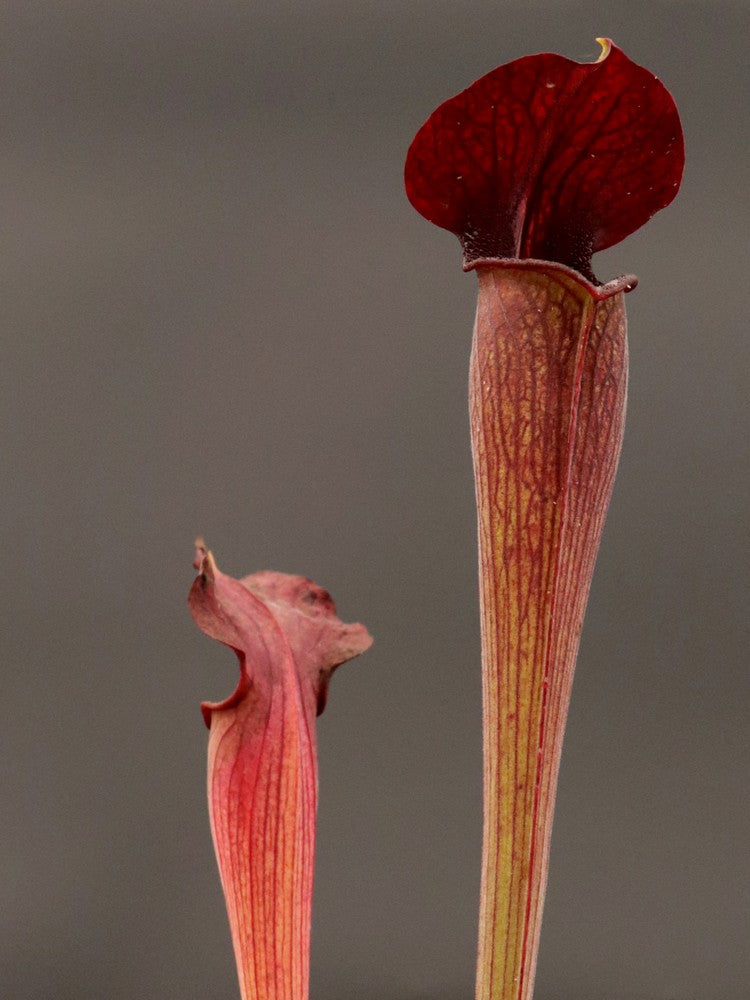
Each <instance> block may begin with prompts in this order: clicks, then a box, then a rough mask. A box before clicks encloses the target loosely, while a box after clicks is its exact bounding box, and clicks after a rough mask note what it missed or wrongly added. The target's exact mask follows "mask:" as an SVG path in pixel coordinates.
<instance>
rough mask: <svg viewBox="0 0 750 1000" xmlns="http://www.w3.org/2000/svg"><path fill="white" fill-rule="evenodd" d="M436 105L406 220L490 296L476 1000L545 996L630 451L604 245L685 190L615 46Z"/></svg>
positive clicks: (485, 312) (615, 302)
mask: <svg viewBox="0 0 750 1000" xmlns="http://www.w3.org/2000/svg"><path fill="white" fill-rule="evenodd" d="M600 43H601V46H602V53H601V56H600V58H599V59H598V61H597V62H595V63H587V64H581V63H577V62H573V61H571V60H569V59H565V58H563V57H562V56H558V55H552V54H544V55H537V56H529V57H527V58H525V59H518V60H516V61H515V62H512V63H509V64H508V65H506V66H501V67H500V68H499V69H496V70H494V71H493V72H491V73H488V74H487V75H486V76H484V77H482V78H481V79H479V80H477V81H476V83H474V84H473V85H472V86H471V87H469V88H468V89H467V90H465V91H463V93H461V94H458V96H456V97H454V98H452V99H451V100H449V101H446V102H445V103H444V104H442V105H441V106H440V107H439V108H438V109H437V110H436V111H435V112H434V113H433V114H432V115H431V116H430V118H429V119H428V120H427V122H426V123H425V124H424V125H423V126H422V128H421V129H420V130H419V132H418V133H417V135H416V137H415V139H414V141H413V143H412V145H411V148H410V149H409V153H408V156H407V160H406V190H407V194H408V196H409V199H410V201H411V203H412V204H413V205H414V207H415V208H416V209H417V210H418V211H419V212H421V214H422V215H424V216H425V217H426V218H427V219H428V220H429V221H430V222H433V223H435V224H436V225H438V226H441V227H443V228H444V229H448V230H450V231H451V232H453V233H455V234H456V236H458V238H459V240H460V241H461V244H462V247H463V254H464V269H465V270H467V271H468V270H474V271H476V273H477V278H478V282H479V299H478V304H477V314H476V322H475V325H474V337H473V344H472V350H471V362H470V377H469V413H470V420H471V443H472V452H473V458H474V476H475V485H476V500H477V515H478V533H479V580H480V604H481V629H482V681H483V684H482V688H483V737H484V739H483V746H484V836H483V848H482V882H481V900H480V913H479V957H478V966H477V998H478V1000H530V997H531V996H532V991H533V985H534V973H535V967H536V958H537V951H538V946H539V932H540V928H541V919H542V908H543V904H544V894H545V887H546V882H547V865H548V859H549V850H550V834H551V830H552V817H553V810H554V803H555V791H556V786H557V776H558V770H559V767H560V753H561V749H562V740H563V732H564V729H565V720H566V716H567V711H568V702H569V699H570V691H571V684H572V680H573V670H574V667H575V661H576V655H577V651H578V640H579V636H580V633H581V626H582V623H583V615H584V611H585V607H586V601H587V597H588V591H589V585H590V583H591V576H592V573H593V569H594V561H595V558H596V553H597V549H598V548H599V541H600V539H601V534H602V528H603V525H604V518H605V515H606V512H607V507H608V504H609V499H610V495H611V493H612V485H613V482H614V477H615V471H616V468H617V461H618V458H619V454H620V447H621V444H622V436H623V426H624V419H625V398H626V390H627V370H628V353H627V339H626V323H625V301H624V293H625V292H628V291H630V290H631V289H632V288H633V287H634V286H635V284H636V279H635V278H634V277H632V276H628V277H622V278H618V279H616V280H614V281H610V282H607V283H606V284H601V283H600V282H598V281H597V279H596V278H595V276H594V273H593V271H592V269H591V257H592V254H594V253H595V252H596V251H597V250H604V249H605V248H607V247H610V246H612V245H613V244H615V243H617V242H619V241H620V240H621V239H623V238H624V237H625V236H627V235H628V234H629V233H631V232H633V231H634V230H636V229H638V228H639V227H640V226H641V225H643V223H644V222H646V221H647V220H648V219H649V218H650V217H651V216H652V215H653V214H654V213H655V212H657V211H658V210H659V209H661V208H664V207H665V206H666V205H668V204H669V202H671V201H672V199H673V198H674V197H675V195H676V193H677V189H678V187H679V184H680V179H681V176H682V167H683V160H684V150H683V141H682V132H681V128H680V121H679V118H678V115H677V110H676V108H675V105H674V102H673V100H672V98H671V96H670V95H669V93H668V92H667V90H666V89H665V88H664V86H663V85H662V84H661V83H660V82H659V81H658V80H657V79H656V77H655V76H653V74H652V73H649V72H648V70H645V69H643V68H642V67H640V66H636V65H635V64H634V63H633V62H631V61H630V60H629V59H628V58H627V56H625V55H624V53H623V52H621V51H620V50H619V49H618V48H617V47H616V46H614V45H613V44H612V43H611V42H610V41H608V40H606V39H602V40H600Z"/></svg>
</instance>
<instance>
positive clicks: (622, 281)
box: [464, 257, 638, 302]
mask: <svg viewBox="0 0 750 1000" xmlns="http://www.w3.org/2000/svg"><path fill="white" fill-rule="evenodd" d="M492 268H503V269H505V270H520V271H541V272H544V273H546V274H549V273H552V274H557V275H560V276H565V277H566V278H568V279H570V280H571V281H574V282H575V283H576V284H577V285H580V286H581V288H583V289H584V290H585V291H586V292H588V293H589V295H590V296H591V297H592V298H593V299H594V300H595V301H597V302H603V301H604V300H605V299H610V298H612V296H613V295H617V293H618V292H632V291H633V289H634V288H635V287H636V285H637V284H638V278H637V277H636V276H635V275H634V274H622V275H620V276H619V277H617V278H613V279H612V280H611V281H607V282H605V283H604V284H601V285H600V284H597V283H596V282H593V281H589V279H588V278H586V277H585V276H584V275H583V274H581V272H580V271H576V269H575V268H574V267H568V265H567V264H559V263H557V261H553V260H534V259H532V258H529V257H523V258H520V257H478V258H476V259H474V260H472V261H469V262H468V263H465V264H464V271H482V270H490V269H492Z"/></svg>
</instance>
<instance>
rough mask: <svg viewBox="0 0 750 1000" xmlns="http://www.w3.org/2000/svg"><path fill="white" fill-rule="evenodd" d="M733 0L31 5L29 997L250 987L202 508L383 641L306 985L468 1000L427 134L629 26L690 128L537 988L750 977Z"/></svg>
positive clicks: (7, 772)
mask: <svg viewBox="0 0 750 1000" xmlns="http://www.w3.org/2000/svg"><path fill="white" fill-rule="evenodd" d="M747 14H748V11H747V7H746V6H745V5H744V4H742V5H741V4H736V5H732V4H722V3H717V2H711V3H707V2H706V3H678V2H673V3H654V2H653V0H650V2H648V3H641V2H631V3H627V4H624V3H622V2H620V3H613V2H608V0H607V2H599V3H596V4H594V3H565V2H557V3H554V2H546V3H533V2H532V3H528V2H527V3H525V4H523V5H522V4H520V3H509V2H502V3H501V2H495V3H489V2H473V3H468V2H460V0H444V2H414V3H405V2H404V3H394V2H390V3H388V2H382V0H379V2H376V0H369V2H365V0H358V2H348V3H345V2H318V3H308V4H301V3H300V4H292V3H288V2H278V0H277V2H273V3H272V2H268V3H248V2H229V0H216V2H212V3H198V2H195V0H184V2H177V0H173V2H169V0H148V2H147V0H141V2H136V0H130V2H101V3H94V2H87V3H83V2H73V0H69V2H58V3H49V2H42V0H6V2H5V3H3V5H2V13H1V15H0V20H1V22H2V23H1V24H0V106H1V107H2V115H1V121H2V126H1V133H0V150H1V156H2V168H1V170H0V198H1V200H2V205H1V206H0V225H1V226H2V242H1V249H0V252H1V253H2V262H1V264H0V282H1V283H2V299H1V301H2V345H3V351H2V369H1V371H0V378H1V379H2V423H1V424H0V426H1V427H2V455H3V457H2V465H3V470H4V471H3V476H2V492H3V502H2V509H3V512H4V518H3V522H4V523H3V542H2V552H3V566H4V570H3V573H2V582H1V583H0V587H2V594H1V595H0V602H1V603H0V606H1V607H2V615H3V619H4V621H3V667H2V706H3V725H2V735H1V736H0V747H1V749H2V753H0V778H1V786H0V793H1V794H2V803H3V810H2V822H0V866H2V870H1V872H0V874H1V880H0V885H1V886H2V889H1V893H2V899H1V903H2V905H0V996H2V997H3V1000H47V998H49V1000H100V998H101V1000H116V998H123V1000H124V998H128V1000H131V998H133V997H136V998H148V1000H151V998H153V1000H171V998H175V1000H177V998H179V1000H190V998H196V1000H197V998H201V1000H219V998H221V1000H225V998H234V997H236V995H237V988H236V985H235V973H234V966H233V959H232V956H231V950H230V942H229V934H228V930H227V927H226V921H225V915H224V910H223V900H222V898H221V895H220V891H219V883H218V878H217V876H216V873H215V866H214V860H213V855H212V847H211V842H210V836H209V831H208V822H207V817H206V808H205V803H204V770H205V744H206V732H205V730H204V729H203V724H202V721H201V718H200V715H199V712H198V702H199V701H200V700H201V699H202V698H218V697H223V696H225V695H226V694H228V693H229V691H230V690H232V689H233V687H234V683H235V679H236V666H235V661H234V658H233V657H232V655H231V654H230V653H228V652H227V651H226V650H223V649H221V648H220V647H219V646H215V645H213V644H211V643H210V642H209V641H208V640H207V639H205V638H204V637H202V636H201V635H200V634H199V633H198V632H197V630H196V629H195V628H194V626H193V625H192V622H191V621H190V618H189V616H188V612H187V608H186V605H185V597H186V593H187V590H188V587H189V585H190V582H191V580H192V577H193V571H192V569H191V566H190V562H191V558H192V541H193V537H194V535H195V534H196V533H197V532H198V531H200V532H203V533H205V535H206V537H207V539H208V540H209V542H210V544H211V546H212V547H213V549H214V551H215V552H216V554H217V558H218V560H219V564H220V565H221V566H222V567H223V568H224V569H225V570H226V571H228V572H232V573H235V574H243V573H245V572H249V571H251V570H253V569H260V568H277V569H283V570H287V571H298V572H302V573H305V574H308V575H311V576H313V577H314V578H315V579H316V580H318V581H319V582H320V583H322V584H324V585H325V586H327V587H328V588H329V589H330V590H331V591H332V593H333V595H334V597H335V598H336V599H337V601H338V604H339V609H340V612H341V614H342V617H344V618H346V619H349V620H356V619H359V620H362V621H365V622H366V623H367V625H368V626H369V628H370V629H371V631H372V632H373V634H374V635H375V637H376V645H375V647H374V648H373V650H372V651H371V652H370V653H368V654H367V656H366V657H363V658H362V659H361V660H359V661H357V662H356V663H354V664H352V665H349V666H347V667H345V668H342V670H341V671H340V672H339V674H338V675H337V677H336V678H335V681H334V684H333V686H332V692H331V698H330V702H329V708H328V710H327V712H326V714H325V715H324V716H323V718H322V720H321V723H320V725H319V738H320V758H321V806H320V817H319V839H318V867H317V882H316V894H315V911H314V930H313V960H312V994H313V997H317V998H321V997H326V998H328V1000H349V998H353V997H361V998H364V1000H460V998H465V1000H468V998H469V997H471V995H472V991H473V974H474V951H475V936H476V927H475V923H476V906H477V891H478V864H479V850H480V814H481V789H480V782H481V775H480V767H481V765H480V728H479V727H480V684H479V666H478V661H479V641H478V621H477V609H476V581H475V573H476V570H475V540H474V508H473V492H472V489H473V487H472V481H471V472H470V458H469V443H468V427H467V417H466V376H467V365H468V351H469V342H470V333H471V324H472V318H473V308H474V297H475V279H474V277H473V276H471V275H468V276H466V275H463V274H462V273H461V270H460V266H459V261H460V253H459V247H458V244H457V242H456V241H455V240H454V239H453V238H452V237H451V236H449V235H448V234H445V233H442V232H440V231H438V230H436V229H434V227H432V226H430V225H428V224H427V223H426V222H424V221H423V220H422V219H421V218H420V217H419V216H417V214H416V213H415V212H414V211H413V210H412V209H411V208H410V206H409V205H408V203H407V202H406V199H405V196H404V194H403V189H402V167H403V158H404V154H405V152H406V148H407V146H408V143H409V142H410V140H411V138H412V135H413V133H414V132H415V130H416V128H417V127H418V126H419V125H420V124H421V123H422V121H423V120H424V118H425V117H426V116H427V114H428V113H429V112H430V111H432V109H433V108H434V107H435V106H436V105H437V104H438V103H439V102H441V101H442V100H444V99H445V98H447V97H449V96H450V95H452V94H453V93H455V92H457V91H458V90H460V89H462V88H463V87H465V86H467V85H468V84H469V83H470V82H471V81H472V80H473V79H475V78H476V77H477V76H479V75H480V74H481V73H484V72H486V71H488V70H490V69H491V68H493V67H494V66H495V65H497V64H499V63H501V62H505V61H507V60H510V59H513V58H516V57H518V56H520V55H524V54H527V53H531V52H537V51H545V50H553V51H558V52H561V53H563V54H565V55H567V56H570V57H572V58H577V59H581V60H590V59H593V58H596V57H597V55H598V52H599V48H598V46H597V44H596V42H595V41H594V37H595V36H596V35H599V34H607V35H611V36H612V37H613V38H614V39H615V41H616V42H617V43H618V44H619V45H621V46H622V47H623V48H624V49H625V51H626V52H627V53H628V54H629V55H630V56H631V57H632V58H633V59H635V60H636V61H637V62H640V63H642V64H645V65H646V66H648V67H649V68H650V69H652V70H653V71H654V72H655V73H657V74H658V75H659V76H660V77H662V78H663V79H664V80H665V82H666V83H667V84H668V86H669V87H670V89H671V90H672V92H673V93H674V95H675V97H676V100H677V103H678V106H679V107H680V109H681V113H682V116H683V120H684V126H685V134H686V141H687V149H688V166H687V170H686V174H685V181H684V185H683V189H682V193H681V194H680V196H679V198H678V200H677V201H676V202H675V204H674V205H673V206H672V207H671V208H669V209H668V210H667V211H666V212H664V213H662V214H661V215H660V216H658V217H657V218H656V219H654V220H653V221H652V223H651V224H650V225H649V226H647V227H646V228H645V229H644V230H642V231H641V232H640V233H639V234H637V235H635V236H633V237H632V238H630V239H629V240H627V241H626V243H625V244H623V245H621V246H620V247H618V248H616V249H614V250H612V251H609V252H608V253H606V254H603V255H600V257H599V258H598V259H597V260H596V261H595V267H596V269H597V273H598V274H599V276H600V277H602V278H607V277H611V276H612V275H614V274H617V273H618V272H622V271H635V272H636V273H637V274H639V276H640V279H641V284H640V287H639V288H638V290H637V291H636V292H635V293H634V294H632V295H631V296H630V297H629V298H628V309H629V317H630V331H631V353H632V368H631V393H630V404H629V420H628V428H627V435H626V442H625V449H624V453H623V457H622V463H621V466H620V473H619V478H618V482H617V486H616V489H615V495H614V500H613V503H612V507H611V512H610V516H609V520H608V524H607V528H606V532H605V537H604V542H603V547H602V552H601V555H600V559H599V563H598V567H597V571H596V576H595V580H594V588H593V594H592V598H591V602H590V606H589V611H588V617H587V621H586V626H585V630H584V635H583V643H582V648H581V655H580V659H579V665H578V673H577V679H576V684H575V690H574V695H573V706H572V713H571V718H570V725H569V732H568V737H567V743H566V749H565V755H564V762H563V770H562V776H561V782H560V793H559V805H558V812H557V819H556V827H555V835H554V848H553V857H552V875H551V881H550V887H549V896H548V904H547V910H546V917H545V926H544V931H543V940H542V951H541V959H540V965H539V974H538V990H537V995H538V997H539V998H540V1000H740V998H743V1000H745V998H746V997H747V996H748V992H749V991H750V957H749V953H748V951H747V947H746V945H747V924H748V906H747V899H748V897H747V891H748V877H747V876H748V843H750V828H749V827H750V824H749V823H748V808H747V784H748V782H747V777H748V762H749V758H750V754H749V753H748V726H747V705H748V694H749V693H750V692H748V671H747V660H746V654H745V652H744V651H743V646H745V644H746V640H747V626H746V620H745V614H746V597H747V591H746V589H743V588H746V586H747V582H748V580H747V575H746V560H747V555H748V546H747V542H748V537H747V510H746V485H747V472H748V446H747V442H748V436H749V435H748V429H747V416H746V412H745V405H744V404H745V402H746V399H747V395H748V384H747V372H748V357H747V353H748V337H747V330H746V326H747V311H748V273H747V260H748V250H747V236H748V231H750V219H749V218H748V214H747V177H748V142H747V136H748V131H747V120H746V118H745V117H744V116H745V107H746V101H747V94H748V88H747V79H746V78H745V79H742V75H743V73H744V72H745V69H744V67H745V66H746V64H747V34H748V27H750V24H749V19H748V16H747Z"/></svg>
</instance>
